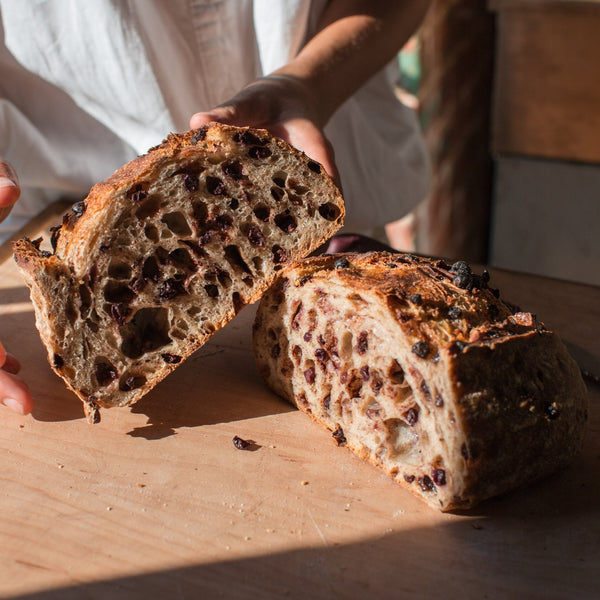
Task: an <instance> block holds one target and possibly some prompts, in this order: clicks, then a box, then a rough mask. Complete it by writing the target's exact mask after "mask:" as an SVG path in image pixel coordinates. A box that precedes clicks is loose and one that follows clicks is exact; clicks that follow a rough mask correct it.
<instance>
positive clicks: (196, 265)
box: [14, 123, 344, 421]
mask: <svg viewBox="0 0 600 600" xmlns="http://www.w3.org/2000/svg"><path fill="white" fill-rule="evenodd" d="M343 216H344V207H343V202H342V198H341V196H340V193H339V191H338V189H337V188H336V186H335V185H334V184H333V182H332V181H331V179H330V178H329V176H328V175H327V174H326V173H325V172H324V170H323V169H322V167H321V166H320V165H319V164H317V163H316V162H314V161H312V160H311V159H309V158H308V157H307V156H306V155H304V154H303V153H301V152H299V151H297V150H295V149H294V148H292V147H291V146H289V145H288V144H287V143H285V142H284V141H282V140H280V139H278V138H275V137H272V136H271V135H269V134H268V133H267V132H266V131H264V130H252V129H247V128H236V127H230V126H225V125H220V124H216V123H215V124H210V125H208V126H205V127H203V128H201V129H199V130H198V131H191V132H188V133H186V134H182V135H178V134H172V135H170V136H169V137H168V138H167V139H166V140H165V141H164V142H163V143H162V144H161V145H160V146H157V147H156V148H153V149H151V150H150V151H149V152H148V154H146V155H144V156H141V157H138V158H137V159H135V160H134V161H132V162H131V163H128V164H127V165H125V166H124V167H122V168H121V169H119V170H118V171H116V172H115V173H114V174H113V175H112V176H111V177H110V178H109V179H107V180H106V181H104V182H102V183H99V184H97V185H96V186H94V187H93V188H92V190H91V191H90V194H89V196H88V197H87V198H86V199H85V200H84V201H82V202H80V203H78V204H76V205H75V206H74V207H73V209H72V211H71V212H70V213H69V214H67V215H65V218H64V220H63V224H62V226H61V227H58V228H56V229H55V231H54V235H53V239H52V242H53V247H54V253H53V254H52V253H49V252H42V251H40V249H39V241H35V242H31V241H30V240H27V239H23V240H20V241H18V242H16V244H15V246H14V250H15V258H16V260H17V263H18V265H19V267H20V269H21V271H22V272H23V275H24V276H25V279H26V281H27V284H28V285H29V287H30V289H31V298H32V300H33V303H34V307H35V313H36V323H37V327H38V329H39V331H40V335H41V338H42V341H43V342H44V344H45V345H46V348H47V350H48V356H49V360H50V364H51V365H52V367H53V369H54V370H55V371H56V372H57V373H58V374H59V375H60V376H61V377H62V378H63V379H64V380H65V382H66V383H67V386H68V387H69V388H71V389H72V390H73V391H74V392H75V393H76V394H77V395H78V396H79V398H81V400H82V401H83V402H84V407H85V409H86V414H87V415H88V419H89V420H91V421H97V420H98V418H99V413H98V407H110V406H124V405H129V404H132V403H133V402H136V401H137V400H138V399H139V398H140V397H141V396H142V395H144V394H145V393H146V392H148V391H149V390H150V389H151V388H152V387H153V386H154V385H156V384H157V383H158V382H159V381H160V380H161V379H163V378H164V377H165V376H166V375H167V374H168V373H170V372H171V371H173V369H175V368H176V366H177V365H178V364H180V363H181V362H182V361H183V360H185V358H187V357H188V356H189V355H190V354H192V353H193V352H194V351H195V350H197V349H198V348H199V347H200V346H202V344H204V343H205V342H206V341H207V339H208V338H209V337H210V336H211V335H212V334H213V333H215V331H217V330H218V329H219V328H220V327H222V326H223V325H225V324H226V323H227V322H228V321H229V320H230V319H231V318H232V317H233V316H234V315H235V314H236V313H237V312H238V311H239V310H240V309H241V308H242V307H243V306H244V305H245V304H248V303H251V302H254V301H255V300H257V299H258V298H259V297H260V296H261V294H262V293H263V292H264V291H265V290H266V289H267V287H268V286H269V285H270V284H271V283H272V282H273V280H274V278H275V276H276V274H277V272H278V271H279V270H280V269H282V268H283V266H284V265H286V264H287V263H288V261H291V260H295V259H299V258H302V257H303V256H306V255H307V254H309V253H310V252H311V251H312V250H314V249H315V248H316V247H318V246H319V245H320V244H321V243H323V242H324V241H325V240H326V239H328V238H329V237H330V236H332V235H333V234H334V233H335V231H336V230H337V229H338V228H339V227H340V226H341V223H342V219H343Z"/></svg>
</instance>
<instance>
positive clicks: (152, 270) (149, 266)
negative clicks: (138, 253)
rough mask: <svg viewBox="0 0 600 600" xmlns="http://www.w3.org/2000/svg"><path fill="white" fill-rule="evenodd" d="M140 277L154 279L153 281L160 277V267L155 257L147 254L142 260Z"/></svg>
mask: <svg viewBox="0 0 600 600" xmlns="http://www.w3.org/2000/svg"><path fill="white" fill-rule="evenodd" d="M142 277H145V278H146V279H149V280H150V281H154V282H155V283H156V282H157V281H158V280H159V279H160V269H159V267H158V261H157V260H156V257H154V256H149V257H148V258H147V259H146V260H145V261H144V265H143V266H142Z"/></svg>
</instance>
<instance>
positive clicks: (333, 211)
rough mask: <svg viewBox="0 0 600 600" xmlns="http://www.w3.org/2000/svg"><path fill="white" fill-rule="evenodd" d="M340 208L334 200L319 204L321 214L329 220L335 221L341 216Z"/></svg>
mask: <svg viewBox="0 0 600 600" xmlns="http://www.w3.org/2000/svg"><path fill="white" fill-rule="evenodd" d="M340 212H341V211H340V209H339V208H338V207H337V206H336V205H335V204H333V203H332V202H326V203H325V204H321V206H319V214H320V215H321V216H322V217H323V218H324V219H325V220H327V221H335V220H336V219H337V218H338V217H339V216H340Z"/></svg>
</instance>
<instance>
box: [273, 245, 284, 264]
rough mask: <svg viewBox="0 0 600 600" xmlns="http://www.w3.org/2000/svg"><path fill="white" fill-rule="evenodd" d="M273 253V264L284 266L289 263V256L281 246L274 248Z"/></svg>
mask: <svg viewBox="0 0 600 600" xmlns="http://www.w3.org/2000/svg"><path fill="white" fill-rule="evenodd" d="M271 252H272V253H273V262H274V263H275V264H277V265H278V264H282V263H285V262H287V260H288V255H287V252H286V250H285V249H284V248H282V247H281V246H273V248H272V250H271Z"/></svg>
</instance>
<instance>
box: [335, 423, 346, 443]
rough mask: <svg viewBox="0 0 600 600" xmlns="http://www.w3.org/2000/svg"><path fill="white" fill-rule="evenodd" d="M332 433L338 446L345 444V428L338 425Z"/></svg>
mask: <svg viewBox="0 0 600 600" xmlns="http://www.w3.org/2000/svg"><path fill="white" fill-rule="evenodd" d="M331 435H332V436H333V437H334V439H335V441H336V442H337V445H338V446H343V445H344V444H345V443H346V441H347V440H346V436H345V435H344V430H343V429H342V428H341V427H338V428H337V429H336V430H335V431H334V432H333V433H332V434H331Z"/></svg>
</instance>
